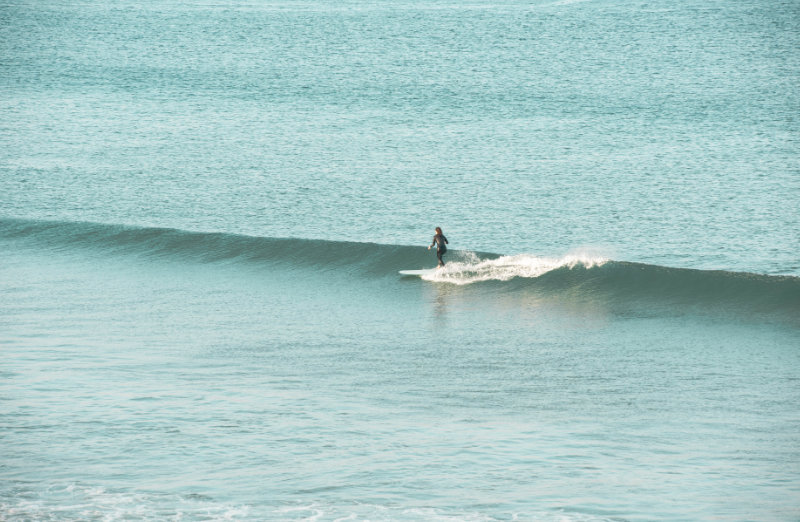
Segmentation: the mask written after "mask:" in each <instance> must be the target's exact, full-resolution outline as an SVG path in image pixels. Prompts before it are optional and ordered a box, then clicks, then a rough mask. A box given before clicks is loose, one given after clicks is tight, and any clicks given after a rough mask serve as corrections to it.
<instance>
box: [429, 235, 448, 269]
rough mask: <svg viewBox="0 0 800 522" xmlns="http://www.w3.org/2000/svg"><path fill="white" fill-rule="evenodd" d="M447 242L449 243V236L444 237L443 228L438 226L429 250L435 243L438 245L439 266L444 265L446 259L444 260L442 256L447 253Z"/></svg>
mask: <svg viewBox="0 0 800 522" xmlns="http://www.w3.org/2000/svg"><path fill="white" fill-rule="evenodd" d="M447 243H448V241H447V238H446V237H444V234H442V229H441V228H439V227H436V235H435V236H433V241H432V242H431V244H430V246H429V247H428V250H430V249H431V247H432V246H433V245H436V258H437V259H438V260H439V267H443V266H444V261H442V256H443V255H445V253H447Z"/></svg>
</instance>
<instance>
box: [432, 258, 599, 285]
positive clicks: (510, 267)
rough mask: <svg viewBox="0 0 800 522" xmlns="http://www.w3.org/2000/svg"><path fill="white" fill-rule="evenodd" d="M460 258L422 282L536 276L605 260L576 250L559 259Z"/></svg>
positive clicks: (453, 281)
mask: <svg viewBox="0 0 800 522" xmlns="http://www.w3.org/2000/svg"><path fill="white" fill-rule="evenodd" d="M459 257H460V259H459V260H457V261H450V262H449V263H447V264H446V265H445V266H444V267H443V268H441V269H439V270H437V271H436V272H434V273H432V274H430V275H425V276H422V279H425V280H426V281H434V282H439V283H452V284H456V285H468V284H471V283H477V282H479V281H508V280H511V279H514V278H516V277H523V278H536V277H540V276H542V275H543V274H546V273H547V272H550V271H552V270H556V269H559V268H563V267H567V268H570V269H572V268H575V267H576V266H581V267H584V268H593V267H595V266H602V265H603V264H604V263H606V262H608V261H609V259H608V258H606V257H604V256H600V255H595V254H589V253H576V254H568V255H566V256H564V257H561V258H548V257H539V256H535V255H533V254H517V255H513V256H501V257H498V258H497V259H484V260H481V259H480V258H479V257H478V256H477V255H475V254H474V253H472V252H465V253H462V254H460V256H459Z"/></svg>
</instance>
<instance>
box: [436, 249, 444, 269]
mask: <svg viewBox="0 0 800 522" xmlns="http://www.w3.org/2000/svg"><path fill="white" fill-rule="evenodd" d="M443 255H444V252H442V251H441V250H436V257H437V258H438V259H439V266H444V261H443V260H442V256H443Z"/></svg>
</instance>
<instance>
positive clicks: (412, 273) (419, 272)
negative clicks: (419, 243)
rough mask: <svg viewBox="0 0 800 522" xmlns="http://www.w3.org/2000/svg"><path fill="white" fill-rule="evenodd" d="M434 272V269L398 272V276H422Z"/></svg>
mask: <svg viewBox="0 0 800 522" xmlns="http://www.w3.org/2000/svg"><path fill="white" fill-rule="evenodd" d="M434 272H436V269H435V268H427V269H425V270H400V274H401V275H404V276H420V277H422V276H424V275H428V274H433V273H434Z"/></svg>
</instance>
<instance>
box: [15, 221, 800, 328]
mask: <svg viewBox="0 0 800 522" xmlns="http://www.w3.org/2000/svg"><path fill="white" fill-rule="evenodd" d="M0 239H2V240H5V241H9V242H21V243H22V244H26V245H35V246H36V247H37V248H42V249H46V250H54V251H64V250H80V251H94V252H96V253H101V254H118V255H120V254H121V255H134V256H140V257H148V258H159V259H171V260H174V261H177V262H202V263H216V262H225V263H250V264H252V263H270V264H278V265H281V267H282V268H285V269H292V268H303V267H311V268H317V269H321V270H326V271H345V272H349V273H351V274H355V275H358V276H363V277H397V278H398V279H400V277H399V276H398V274H397V271H398V270H401V269H413V268H423V267H431V265H432V264H433V263H435V258H434V256H433V255H432V254H431V252H428V251H426V249H425V248H424V247H419V246H403V245H382V244H373V243H354V242H339V241H324V240H310V239H294V238H265V237H252V236H242V235H236V234H226V233H206V232H189V231H183V230H176V229H169V228H143V227H133V226H124V225H106V224H98V223H81V222H77V223H76V222H56V221H52V222H51V221H32V220H21V219H9V218H6V219H0ZM445 259H446V260H449V262H448V263H447V265H446V266H445V267H444V268H443V269H441V270H439V271H437V272H436V273H434V274H432V275H428V276H425V277H424V279H425V280H427V281H428V282H433V283H441V284H451V285H459V286H465V285H469V286H471V287H473V288H476V287H477V288H481V287H486V285H489V286H490V287H491V288H492V289H493V291H496V290H497V289H498V288H499V289H500V290H501V291H507V292H533V293H535V294H537V295H543V296H550V297H552V296H559V298H562V299H570V300H573V301H583V302H607V303H608V302H610V303H618V304H619V303H624V304H626V306H628V307H636V306H640V305H647V306H652V305H658V304H661V305H668V306H675V307H687V306H688V307H696V308H707V309H712V308H716V309H719V308H722V307H724V308H729V309H738V310H741V311H744V312H746V313H747V312H753V311H757V312H763V313H768V314H772V313H775V314H778V315H781V316H789V317H791V318H794V319H796V318H797V317H799V316H800V278H798V277H793V276H770V275H762V274H752V273H745V272H727V271H708V270H693V269H686V268H672V267H663V266H657V265H648V264H642V263H634V262H626V261H614V260H611V259H607V258H604V257H600V256H592V255H567V256H564V257H561V258H547V257H540V256H535V255H531V254H516V255H507V256H503V255H497V254H491V253H473V252H464V251H461V252H459V251H450V252H448V255H447V257H446V258H445Z"/></svg>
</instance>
